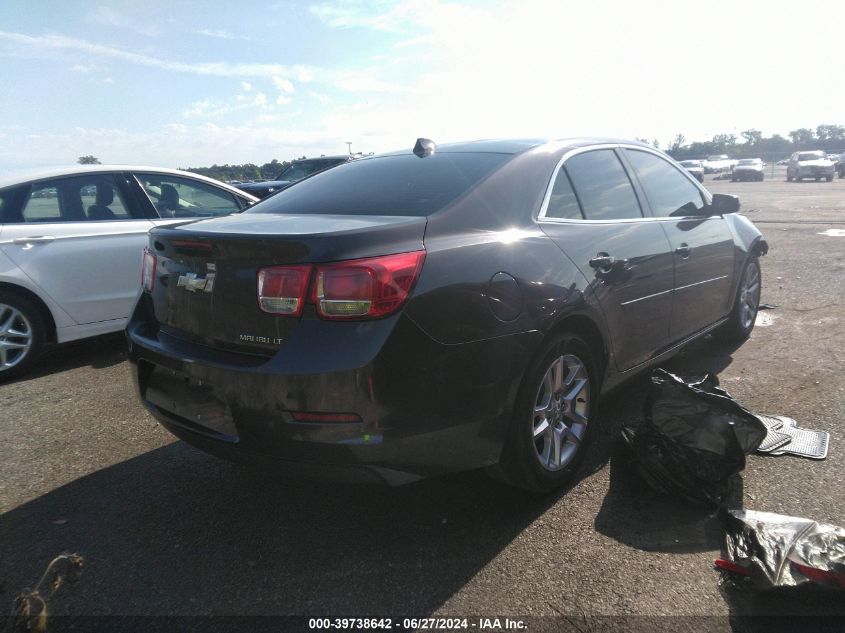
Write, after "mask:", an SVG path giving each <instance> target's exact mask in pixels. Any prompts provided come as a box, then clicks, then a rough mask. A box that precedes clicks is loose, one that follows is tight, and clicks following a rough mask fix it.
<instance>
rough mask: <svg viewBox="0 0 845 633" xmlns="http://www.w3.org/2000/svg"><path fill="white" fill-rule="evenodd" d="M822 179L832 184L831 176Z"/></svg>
mask: <svg viewBox="0 0 845 633" xmlns="http://www.w3.org/2000/svg"><path fill="white" fill-rule="evenodd" d="M824 179H825V180H827V181H828V182H833V176H825V178H824Z"/></svg>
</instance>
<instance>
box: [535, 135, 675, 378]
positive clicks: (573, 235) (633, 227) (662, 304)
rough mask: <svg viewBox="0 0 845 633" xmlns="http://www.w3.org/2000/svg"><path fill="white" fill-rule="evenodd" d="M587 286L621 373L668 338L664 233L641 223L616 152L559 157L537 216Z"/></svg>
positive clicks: (668, 263)
mask: <svg viewBox="0 0 845 633" xmlns="http://www.w3.org/2000/svg"><path fill="white" fill-rule="evenodd" d="M538 220H539V223H540V226H541V227H542V230H543V231H544V232H545V233H546V234H547V235H548V236H549V237H551V238H552V239H553V240H554V241H555V243H556V244H557V245H558V246H559V247H560V248H561V250H562V251H563V252H564V253H565V254H566V255H567V256H568V257H569V258H570V259H571V260H572V261H573V263H574V264H575V265H576V266H577V267H578V269H579V270H580V271H581V273H582V274H583V275H584V276H585V277H586V278H587V280H588V281H589V282H590V286H591V288H592V290H593V291H594V292H595V295H596V297H597V298H598V301H599V304H600V305H601V309H602V312H603V313H604V316H605V320H606V322H607V326H608V329H609V332H610V337H611V344H612V346H613V351H614V357H615V361H616V364H617V367H618V369H619V370H621V371H624V370H626V369H630V368H632V367H634V366H635V365H638V364H640V363H642V362H644V361H647V360H649V359H650V358H652V357H653V356H654V355H655V354H657V353H659V351H661V350H662V349H664V348H665V347H666V345H667V343H668V339H669V319H670V314H671V308H672V284H673V271H672V256H671V254H670V252H669V242H668V240H667V239H666V234H665V233H664V231H663V229H662V228H661V227H660V225H659V224H658V223H657V222H654V221H653V220H650V219H646V218H644V217H643V213H642V210H641V207H640V203H639V200H638V198H637V194H636V192H635V190H634V187H633V185H632V183H631V180H630V178H629V176H628V174H627V171H626V169H625V167H624V166H623V164H622V162H621V161H620V159H619V156H618V155H617V150H616V149H615V148H614V147H607V146H603V147H600V148H586V149H579V150H575V151H573V152H570V153H568V154H566V155H565V156H564V159H563V160H562V161H561V164H560V165H559V167H558V169H557V172H556V173H555V175H554V177H553V180H552V184H551V186H550V187H549V190H548V192H547V193H546V198H545V200H544V202H543V206H542V208H541V211H540V216H539V218H538Z"/></svg>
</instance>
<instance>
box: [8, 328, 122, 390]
mask: <svg viewBox="0 0 845 633" xmlns="http://www.w3.org/2000/svg"><path fill="white" fill-rule="evenodd" d="M125 360H126V339H125V338H124V336H123V332H115V333H114V334H105V335H103V336H97V337H94V338H89V339H83V340H81V341H73V342H71V343H64V344H62V345H54V346H52V347H50V348H49V349H48V350H47V351H46V352H45V353H44V356H43V357H42V358H41V360H39V361H38V363H36V365H35V366H34V367H33V369H32V371H31V372H29V373H28V374H26V375H25V376H22V377H21V378H18V379H17V380H10V381H8V382H5V383H4V382H0V384H14V383H16V382H26V381H28V380H35V379H37V378H42V377H44V376H48V375H50V374H58V373H60V372H63V371H69V370H71V369H77V368H79V367H89V366H90V367H93V368H95V369H104V368H106V367H111V366H113V365H117V364H119V363H122V362H123V361H125Z"/></svg>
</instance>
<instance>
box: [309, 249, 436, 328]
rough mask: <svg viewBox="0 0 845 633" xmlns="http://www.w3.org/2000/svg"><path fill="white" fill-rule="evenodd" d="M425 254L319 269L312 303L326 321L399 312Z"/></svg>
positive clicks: (369, 317)
mask: <svg viewBox="0 0 845 633" xmlns="http://www.w3.org/2000/svg"><path fill="white" fill-rule="evenodd" d="M424 259H425V251H414V252H411V253H399V254H398V255H385V256H384V257H371V258H368V259H354V260H350V261H346V262H340V263H337V264H324V265H319V266H317V272H316V275H315V279H314V283H313V285H312V287H311V301H312V302H313V303H314V305H316V306H317V313H318V314H319V315H320V316H321V317H323V318H325V319H361V318H366V319H379V318H381V317H386V316H388V315H390V314H393V313H394V312H396V311H397V310H398V309H399V308H401V307H402V305H403V304H404V303H405V301H406V300H407V298H408V295H409V294H410V293H411V289H412V288H413V286H414V283H415V282H416V281H417V277H418V276H419V274H420V270H421V269H422V264H423V260H424Z"/></svg>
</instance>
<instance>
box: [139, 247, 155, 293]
mask: <svg viewBox="0 0 845 633" xmlns="http://www.w3.org/2000/svg"><path fill="white" fill-rule="evenodd" d="M155 282H156V256H155V253H153V252H152V251H151V250H150V249H148V248H145V249H144V253H143V255H142V256H141V287H142V288H143V289H144V291H145V292H152V291H153V288H154V287H155Z"/></svg>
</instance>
